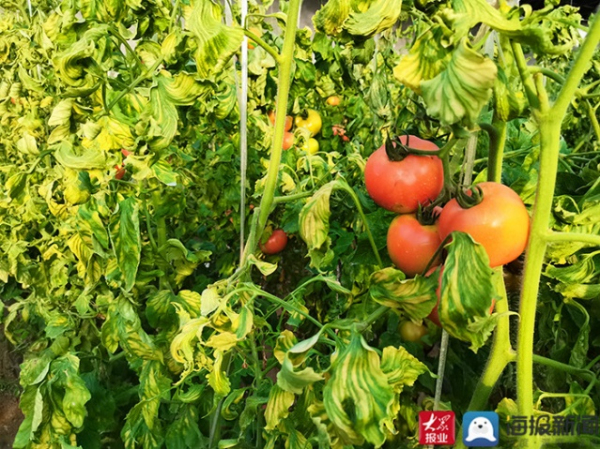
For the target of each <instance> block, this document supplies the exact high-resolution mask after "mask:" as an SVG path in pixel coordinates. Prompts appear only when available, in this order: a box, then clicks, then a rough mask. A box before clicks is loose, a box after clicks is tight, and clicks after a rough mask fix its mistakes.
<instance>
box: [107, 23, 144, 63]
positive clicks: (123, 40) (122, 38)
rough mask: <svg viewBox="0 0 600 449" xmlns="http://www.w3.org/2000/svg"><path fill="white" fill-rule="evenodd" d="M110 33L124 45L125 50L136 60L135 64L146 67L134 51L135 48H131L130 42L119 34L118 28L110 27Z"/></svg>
mask: <svg viewBox="0 0 600 449" xmlns="http://www.w3.org/2000/svg"><path fill="white" fill-rule="evenodd" d="M108 31H109V32H110V34H112V35H113V36H114V37H115V38H117V40H118V41H119V42H120V43H121V44H123V46H124V47H125V49H126V50H127V51H128V52H129V54H130V55H131V56H133V59H134V60H135V63H136V64H137V65H138V66H139V67H142V68H143V67H144V64H142V61H141V60H140V58H139V56H138V54H137V53H136V52H135V51H134V50H133V48H131V45H129V42H128V41H127V39H125V38H124V37H123V36H121V34H120V33H119V31H118V30H117V28H116V27H109V28H108Z"/></svg>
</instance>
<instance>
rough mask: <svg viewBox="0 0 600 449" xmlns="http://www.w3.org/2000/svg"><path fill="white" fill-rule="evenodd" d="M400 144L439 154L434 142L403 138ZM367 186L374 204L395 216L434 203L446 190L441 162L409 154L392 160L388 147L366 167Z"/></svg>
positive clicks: (382, 149) (431, 157)
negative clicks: (394, 213)
mask: <svg viewBox="0 0 600 449" xmlns="http://www.w3.org/2000/svg"><path fill="white" fill-rule="evenodd" d="M400 143H401V144H403V145H408V146H410V147H411V148H416V149H419V150H424V151H437V150H439V148H438V147H437V145H435V144H434V143H432V142H428V141H426V140H423V139H420V138H418V137H415V136H401V137H400ZM365 185H366V187H367V191H368V192H369V195H370V196H371V198H373V200H374V201H375V202H376V203H377V204H378V205H380V206H381V207H384V208H385V209H388V210H390V211H393V212H397V213H410V212H415V211H416V210H417V208H418V207H419V205H422V206H425V205H427V204H429V203H430V202H432V201H433V200H435V199H436V198H437V196H438V195H439V194H440V192H441V191H442V187H443V186H444V170H443V167H442V161H441V160H440V159H439V158H438V157H437V156H422V155H416V154H408V155H406V156H405V157H403V158H402V159H401V160H390V156H389V155H388V153H387V151H386V146H385V145H382V146H381V147H380V148H379V149H378V150H377V151H375V152H374V153H373V154H372V155H371V156H369V159H368V160H367V164H366V166H365Z"/></svg>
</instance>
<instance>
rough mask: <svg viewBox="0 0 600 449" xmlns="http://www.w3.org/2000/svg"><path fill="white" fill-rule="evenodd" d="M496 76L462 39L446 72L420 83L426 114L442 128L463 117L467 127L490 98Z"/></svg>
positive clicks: (490, 65) (492, 66)
mask: <svg viewBox="0 0 600 449" xmlns="http://www.w3.org/2000/svg"><path fill="white" fill-rule="evenodd" d="M496 74H497V68H496V64H494V62H493V61H492V60H490V59H488V58H486V57H485V56H482V55H481V54H479V53H477V52H476V51H475V50H473V49H472V48H469V46H468V44H467V41H466V40H463V41H462V42H461V43H460V44H459V45H458V48H457V49H456V50H454V53H453V54H452V59H451V60H450V62H449V63H448V65H447V67H446V69H445V70H444V71H443V72H441V73H440V74H438V75H437V76H436V77H435V78H433V79H431V80H428V81H422V82H421V90H422V92H423V99H424V100H425V104H426V105H427V113H428V114H429V115H431V116H432V117H434V118H436V119H438V120H440V121H441V122H442V124H444V125H453V124H455V123H458V122H459V121H461V120H462V119H463V118H464V119H466V120H467V123H468V124H472V123H475V122H476V121H477V118H478V117H479V113H480V112H481V109H482V108H483V106H484V105H485V104H486V103H487V102H488V100H489V99H490V96H491V95H492V87H493V86H494V82H495V80H496Z"/></svg>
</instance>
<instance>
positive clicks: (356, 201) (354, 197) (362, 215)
mask: <svg viewBox="0 0 600 449" xmlns="http://www.w3.org/2000/svg"><path fill="white" fill-rule="evenodd" d="M339 185H340V188H341V189H342V190H344V191H345V192H348V194H349V195H350V196H351V197H352V200H353V201H354V204H356V209H358V213H359V214H360V218H361V219H362V221H363V225H364V227H365V231H366V232H367V237H368V239H369V243H370V244H371V248H372V249H373V254H374V255H375V258H376V259H377V264H378V265H379V266H380V267H381V268H383V262H382V261H381V256H380V255H379V249H377V245H376V244H375V239H374V238H373V234H372V233H371V228H370V227H369V222H368V221H367V217H366V215H365V212H364V211H363V208H362V206H361V204H360V200H359V199H358V196H357V195H356V193H355V192H354V190H352V188H351V187H350V186H349V185H348V184H347V183H345V182H343V183H340V184H339Z"/></svg>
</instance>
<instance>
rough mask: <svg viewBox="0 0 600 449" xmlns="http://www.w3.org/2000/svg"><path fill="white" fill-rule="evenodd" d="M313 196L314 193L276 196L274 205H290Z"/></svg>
mask: <svg viewBox="0 0 600 449" xmlns="http://www.w3.org/2000/svg"><path fill="white" fill-rule="evenodd" d="M311 195H312V192H302V193H294V194H293V195H286V196H276V197H275V198H273V204H281V203H289V202H292V201H296V200H301V199H302V198H306V197H309V196H311Z"/></svg>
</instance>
